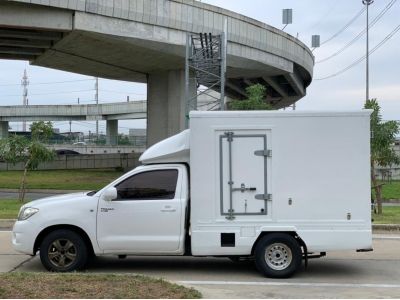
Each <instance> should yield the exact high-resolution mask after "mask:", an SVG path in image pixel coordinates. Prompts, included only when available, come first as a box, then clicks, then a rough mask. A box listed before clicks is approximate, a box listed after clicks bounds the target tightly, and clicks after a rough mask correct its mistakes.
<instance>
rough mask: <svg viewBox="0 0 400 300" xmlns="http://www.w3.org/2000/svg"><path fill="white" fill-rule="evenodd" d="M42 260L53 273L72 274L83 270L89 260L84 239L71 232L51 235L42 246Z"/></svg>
mask: <svg viewBox="0 0 400 300" xmlns="http://www.w3.org/2000/svg"><path fill="white" fill-rule="evenodd" d="M40 260H41V261H42V264H43V266H44V267H45V268H46V269H47V270H48V271H51V272H72V271H76V270H80V269H82V268H83V267H84V266H85V265H86V262H87V260H88V249H87V247H86V244H85V241H84V240H83V238H82V237H81V236H80V235H79V234H77V233H76V232H74V231H71V230H65V229H61V230H56V231H53V232H51V233H49V234H48V235H47V236H45V238H44V239H43V241H42V243H41V245H40Z"/></svg>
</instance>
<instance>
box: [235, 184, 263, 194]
mask: <svg viewBox="0 0 400 300" xmlns="http://www.w3.org/2000/svg"><path fill="white" fill-rule="evenodd" d="M256 190H257V188H255V187H246V185H245V184H244V183H242V184H241V185H240V188H232V192H242V193H244V192H245V191H250V192H255V191H256Z"/></svg>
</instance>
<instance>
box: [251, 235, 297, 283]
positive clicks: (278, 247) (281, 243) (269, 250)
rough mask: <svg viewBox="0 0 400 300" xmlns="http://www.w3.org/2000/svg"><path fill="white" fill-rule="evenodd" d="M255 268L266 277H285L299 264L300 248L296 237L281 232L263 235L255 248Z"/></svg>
mask: <svg viewBox="0 0 400 300" xmlns="http://www.w3.org/2000/svg"><path fill="white" fill-rule="evenodd" d="M254 254H255V263H256V267H257V269H258V270H259V271H260V272H261V273H263V274H264V275H265V276H267V277H271V278H287V277H290V276H292V275H293V274H294V273H295V272H296V271H297V270H298V269H299V267H300V265H301V258H302V253H301V248H300V245H299V244H298V243H297V241H296V239H295V238H293V237H292V236H291V235H288V234H283V233H272V234H268V235H266V236H264V237H263V238H261V240H260V241H259V242H258V243H257V245H256V248H255V253H254Z"/></svg>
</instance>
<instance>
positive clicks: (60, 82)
mask: <svg viewBox="0 0 400 300" xmlns="http://www.w3.org/2000/svg"><path fill="white" fill-rule="evenodd" d="M93 80H94V79H77V80H65V81H49V82H36V83H30V84H29V85H48V84H62V83H72V82H84V81H93ZM19 85H21V84H16V83H13V84H0V86H19Z"/></svg>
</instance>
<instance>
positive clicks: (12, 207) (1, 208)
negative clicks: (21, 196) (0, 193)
mask: <svg viewBox="0 0 400 300" xmlns="http://www.w3.org/2000/svg"><path fill="white" fill-rule="evenodd" d="M21 206H22V203H20V202H19V201H18V200H15V199H0V219H16V218H17V216H18V212H19V209H20V207H21Z"/></svg>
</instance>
